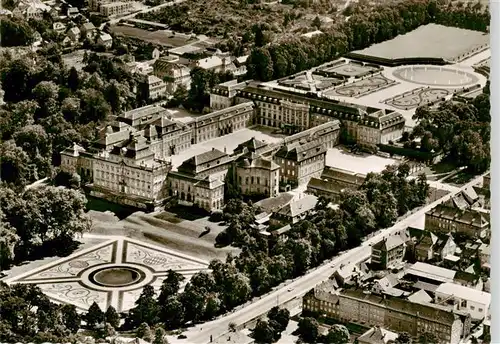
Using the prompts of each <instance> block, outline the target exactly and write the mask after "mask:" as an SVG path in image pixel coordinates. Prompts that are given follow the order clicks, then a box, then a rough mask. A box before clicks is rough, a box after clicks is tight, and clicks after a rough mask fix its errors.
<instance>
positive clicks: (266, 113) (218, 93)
mask: <svg viewBox="0 0 500 344" xmlns="http://www.w3.org/2000/svg"><path fill="white" fill-rule="evenodd" d="M249 100H250V101H253V102H254V104H255V109H254V118H253V124H260V125H264V126H268V127H275V128H280V129H281V130H283V132H285V133H288V134H294V133H297V132H300V131H303V130H306V129H309V128H313V127H317V126H318V125H320V124H324V123H326V122H329V121H332V120H334V119H336V120H340V122H341V124H342V136H343V139H344V141H346V142H353V143H358V144H359V145H363V146H372V147H373V146H376V145H377V144H387V143H388V142H389V141H391V140H395V139H397V138H399V137H401V135H402V133H403V130H404V127H405V119H404V117H403V116H402V115H401V114H400V113H398V112H396V111H393V110H388V109H377V108H370V107H366V106H361V105H356V104H350V103H345V102H340V101H336V100H332V99H327V98H320V97H318V96H317V95H316V94H313V93H308V94H304V93H298V92H297V93H295V92H292V91H285V90H281V89H275V88H272V87H270V86H267V85H264V84H260V83H258V82H254V81H245V82H241V83H237V82H236V81H234V80H233V81H229V82H226V83H223V84H220V85H217V86H216V87H214V89H213V90H212V93H211V95H210V107H211V108H212V109H222V108H225V107H228V106H230V105H233V104H238V103H241V102H248V101H249Z"/></svg>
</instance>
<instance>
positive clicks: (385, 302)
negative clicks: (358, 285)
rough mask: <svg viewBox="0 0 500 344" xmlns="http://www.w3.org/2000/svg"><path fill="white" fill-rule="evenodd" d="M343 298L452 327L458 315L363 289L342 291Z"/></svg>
mask: <svg viewBox="0 0 500 344" xmlns="http://www.w3.org/2000/svg"><path fill="white" fill-rule="evenodd" d="M341 295H342V296H346V297H349V298H354V299H358V300H360V299H361V300H364V301H365V302H369V303H372V304H376V305H379V306H382V307H385V308H386V309H389V310H393V311H396V312H401V313H406V314H409V315H413V316H417V315H418V316H419V317H420V318H425V319H428V320H431V321H433V322H437V323H441V324H446V325H451V324H453V323H454V321H455V319H456V315H455V314H454V313H453V312H452V311H448V310H444V309H440V308H437V307H433V306H431V305H423V304H421V303H413V302H410V301H408V300H404V299H400V298H397V297H391V296H386V297H381V296H378V295H374V294H371V293H366V291H364V290H361V289H345V290H343V291H341Z"/></svg>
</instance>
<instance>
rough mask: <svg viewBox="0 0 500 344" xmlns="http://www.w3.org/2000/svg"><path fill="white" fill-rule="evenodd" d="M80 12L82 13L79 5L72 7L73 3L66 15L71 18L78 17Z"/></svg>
mask: <svg viewBox="0 0 500 344" xmlns="http://www.w3.org/2000/svg"><path fill="white" fill-rule="evenodd" d="M79 14H80V11H79V10H78V8H77V7H71V5H70V7H69V8H68V9H67V11H66V15H67V16H68V17H69V18H76V17H77V16H78V15H79Z"/></svg>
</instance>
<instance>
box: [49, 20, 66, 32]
mask: <svg viewBox="0 0 500 344" xmlns="http://www.w3.org/2000/svg"><path fill="white" fill-rule="evenodd" d="M52 29H53V30H54V31H55V32H57V33H63V32H64V31H66V24H64V23H61V22H55V23H54V24H52Z"/></svg>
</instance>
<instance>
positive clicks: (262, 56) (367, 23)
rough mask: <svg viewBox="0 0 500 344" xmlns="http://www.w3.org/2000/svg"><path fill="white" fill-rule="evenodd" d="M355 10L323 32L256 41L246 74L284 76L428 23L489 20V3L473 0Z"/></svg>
mask: <svg viewBox="0 0 500 344" xmlns="http://www.w3.org/2000/svg"><path fill="white" fill-rule="evenodd" d="M352 12H353V13H352V15H351V16H350V17H349V20H348V21H346V22H341V23H337V24H336V25H334V26H333V27H332V28H329V29H323V31H324V32H325V34H324V35H318V36H314V37H312V38H308V39H297V38H293V39H292V40H286V41H283V42H281V43H274V44H270V45H266V46H262V47H259V46H256V47H255V48H254V49H253V50H252V52H251V54H250V56H249V58H248V61H247V69H248V75H247V76H248V77H249V78H252V79H258V80H262V81H268V80H271V79H277V78H282V77H285V76H287V75H291V74H294V73H297V72H300V71H303V70H305V69H308V68H311V67H315V66H318V65H320V64H322V63H325V62H328V61H332V60H334V59H336V58H338V57H340V56H342V55H344V54H345V53H347V52H349V51H353V50H358V49H363V48H366V47H368V46H370V45H371V44H374V43H380V42H383V41H385V40H388V39H392V38H394V37H396V36H397V35H400V34H404V33H406V32H409V31H411V30H414V29H416V28H417V27H419V26H421V25H424V24H428V23H436V24H442V25H447V26H456V27H460V28H465V29H472V30H479V31H486V30H487V28H488V27H489V25H490V15H489V11H488V9H484V8H482V7H481V5H479V3H478V4H473V3H472V2H470V3H468V4H467V5H465V6H459V5H457V4H453V3H452V2H448V1H446V2H444V1H443V2H441V1H439V0H407V1H402V2H398V3H396V4H395V3H393V2H389V3H387V4H382V5H379V6H377V7H375V8H365V7H364V6H363V5H358V6H354V7H353V9H352Z"/></svg>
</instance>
